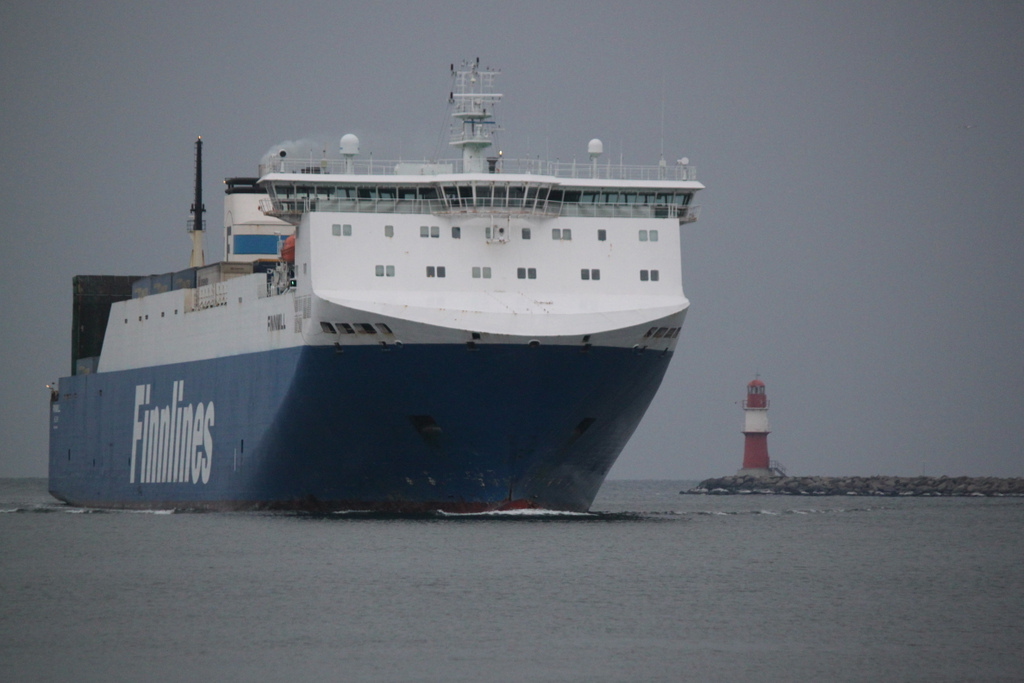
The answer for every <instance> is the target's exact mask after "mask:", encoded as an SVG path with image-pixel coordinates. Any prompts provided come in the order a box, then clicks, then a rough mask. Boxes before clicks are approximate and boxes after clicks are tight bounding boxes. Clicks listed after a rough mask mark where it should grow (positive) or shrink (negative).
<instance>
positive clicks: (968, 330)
mask: <svg viewBox="0 0 1024 683" xmlns="http://www.w3.org/2000/svg"><path fill="white" fill-rule="evenodd" d="M1022 29H1024V3H1020V2H932V1H929V2H893V1H892V0H888V1H886V2H854V3H840V2H826V3H812V2H757V3H735V2H728V1H723V0H715V1H714V2H696V3H694V2H686V1H685V0H674V1H672V2H642V1H641V2H630V3H623V2H617V1H616V2H604V1H602V2H587V3H561V2H552V1H550V0H545V1H544V2H512V1H509V0H504V1H498V2H495V1H490V0H473V1H471V2H462V1H454V0H453V1H450V2H438V3H431V2H408V3H401V2H369V1H367V0H362V1H361V2H353V3H349V2H339V1H337V0H335V1H332V2H289V3H281V2H273V3H269V2H237V3H224V2H201V3H200V2H194V1H189V2H180V3H159V4H157V3H152V4H150V3H138V2H28V1H26V0H6V2H4V3H3V4H2V5H0V66H2V69H0V93H2V94H3V103H2V106H0V131H2V140H3V144H2V145H0V160H2V166H3V168H6V169H7V181H6V182H5V183H4V185H5V188H6V191H5V192H4V196H5V204H4V210H3V212H2V213H0V226H2V228H0V229H2V237H3V244H4V245H5V248H6V251H7V255H8V257H7V259H6V260H5V266H6V267H5V272H6V273H7V275H6V277H5V282H6V293H5V294H4V295H3V296H2V297H0V320H2V321H3V325H2V327H0V353H2V357H3V363H2V365H0V436H2V444H0V476H45V473H46V468H47V404H48V394H47V392H46V390H45V388H44V387H45V384H46V383H47V382H50V381H52V380H53V379H55V378H57V377H59V376H62V375H65V374H67V373H68V370H69V366H70V345H71V343H70V338H71V329H70V327H71V278H72V277H73V276H74V275H76V274H144V273H151V272H167V271H170V270H175V269H180V268H182V267H185V266H187V261H188V255H189V240H188V238H187V235H186V233H185V220H186V218H187V211H188V208H189V205H190V203H191V184H192V165H193V156H192V155H193V149H192V144H193V141H194V140H195V137H196V135H202V136H203V139H204V142H205V145H204V161H205V171H204V178H205V183H204V184H205V190H204V191H205V195H206V205H207V209H208V214H207V217H208V224H209V225H210V226H211V228H213V229H212V230H211V241H213V242H214V244H215V245H216V246H214V247H213V248H212V249H210V250H208V258H211V257H212V258H219V257H220V256H221V255H222V254H221V248H220V246H219V244H220V242H219V238H220V236H219V232H220V231H219V228H218V226H219V225H220V223H221V216H222V204H221V197H222V194H221V192H222V186H221V181H222V179H223V178H224V177H227V176H233V175H250V174H254V173H255V171H256V164H257V163H258V161H259V159H260V157H261V156H262V155H263V154H264V153H265V152H266V151H268V150H269V149H271V148H272V147H274V146H275V145H277V144H278V143H280V142H282V141H285V140H299V139H308V140H314V141H316V142H317V144H318V145H323V146H327V147H329V148H330V149H331V150H334V148H336V146H337V140H338V138H339V137H340V136H341V135H342V134H344V133H349V132H351V133H355V134H357V135H359V137H360V139H361V142H362V144H361V147H362V151H363V153H364V154H368V153H371V152H372V153H373V155H374V157H375V158H378V159H393V158H396V157H398V156H399V155H401V156H402V157H404V158H407V159H411V158H424V157H432V156H435V155H436V154H437V153H438V150H439V149H441V150H442V151H444V152H445V153H447V151H446V150H444V146H443V145H439V139H440V134H441V132H442V130H444V128H443V126H444V123H445V121H444V115H445V100H446V98H447V94H448V85H449V80H448V65H449V64H450V63H451V62H458V61H460V60H461V59H462V58H475V57H480V58H481V61H482V62H483V63H484V64H486V65H490V66H494V67H499V68H501V69H502V70H503V75H502V77H501V79H500V80H499V84H498V89H499V90H500V91H502V92H504V93H505V95H506V99H505V101H504V102H503V103H502V104H501V105H500V107H499V109H498V118H499V120H500V122H501V123H502V124H503V127H504V128H505V132H504V133H503V134H502V136H501V139H500V142H501V147H502V150H503V151H504V153H505V155H506V156H507V157H510V158H518V157H525V156H541V157H549V158H559V159H561V160H571V159H572V158H574V157H575V158H577V159H581V160H582V159H584V158H586V144H587V141H588V140H590V139H591V138H593V137H599V138H601V139H602V140H603V141H604V143H605V153H606V155H609V156H611V157H612V158H614V159H615V160H618V159H619V157H620V155H621V157H622V158H623V159H624V160H625V162H626V163H656V161H657V159H658V153H659V149H660V146H661V144H662V136H661V127H662V124H661V121H662V112H663V111H664V147H665V156H666V157H667V158H668V159H669V160H670V161H671V160H674V159H676V158H678V157H681V156H683V155H686V156H688V157H689V158H690V160H691V162H692V163H694V164H695V165H696V167H697V171H698V177H699V178H700V179H701V180H702V181H703V182H704V184H705V185H707V188H708V189H707V190H705V191H704V192H702V193H701V195H700V196H699V200H700V201H699V203H700V204H701V206H702V214H701V219H700V221H698V222H697V223H696V224H691V225H687V226H684V227H682V228H681V230H682V238H683V239H682V244H683V247H682V248H683V254H682V257H683V282H684V289H685V292H686V294H687V296H688V297H689V298H690V300H691V302H692V306H691V310H690V314H689V316H688V317H687V320H686V324H685V325H684V327H683V334H682V335H681V337H680V345H679V349H678V352H677V353H676V357H675V359H674V360H673V362H672V366H671V368H670V370H669V372H668V375H667V376H666V378H665V381H664V383H663V385H662V388H661V391H660V392H659V394H658V396H657V397H656V398H655V401H654V404H653V405H652V407H651V409H650V411H649V412H648V414H647V417H646V418H645V419H644V421H643V423H642V424H641V426H640V429H639V430H638V431H637V433H636V435H635V436H634V438H633V440H632V441H631V442H630V444H629V445H628V446H627V448H626V450H625V451H624V452H623V454H622V456H621V458H620V459H619V462H618V463H617V464H616V466H615V468H614V469H613V470H612V472H611V475H610V476H612V477H615V478H684V479H697V478H703V477H708V476H717V475H721V474H728V473H732V472H733V471H734V470H736V469H737V468H738V467H739V466H740V463H741V458H742V448H743V444H742V438H743V437H742V435H741V434H740V428H741V425H742V411H741V409H740V406H739V405H738V402H739V401H740V400H742V398H743V396H744V390H745V389H744V387H745V385H746V383H747V382H748V381H749V380H751V379H753V377H754V374H755V373H760V374H761V377H762V379H763V380H764V381H765V382H766V384H767V387H768V395H769V397H770V399H771V401H772V404H771V410H770V412H769V417H770V420H771V423H772V428H773V430H774V431H773V433H772V435H771V436H770V437H769V451H770V453H771V455H772V457H774V458H777V459H778V460H780V461H782V462H783V463H784V464H785V465H787V466H788V468H789V470H790V471H791V473H796V474H829V475H841V474H860V475H865V474H874V473H883V474H897V475H916V474H921V473H922V472H924V473H927V474H929V475H939V474H949V475H962V474H968V475H1000V476H1022V475H1024V463H1022V459H1024V446H1022V439H1021V434H1020V430H1021V425H1022V423H1024V420H1022V416H1024V360H1022V355H1021V352H1022V348H1024V295H1022V292H1024V286H1022V285H1024V267H1022V257H1024V231H1022V218H1021V214H1022V211H1021V209H1022V207H1021V204H1022V202H1021V192H1020V191H1019V189H1018V187H1019V185H1020V183H1021V179H1022V178H1024V127H1022V112H1024V87H1022V84H1024V39H1022V37H1021V35H1022ZM210 251H212V253H210Z"/></svg>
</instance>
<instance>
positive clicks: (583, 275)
mask: <svg viewBox="0 0 1024 683" xmlns="http://www.w3.org/2000/svg"><path fill="white" fill-rule="evenodd" d="M580 279H581V280H589V279H590V268H583V269H581V270H580Z"/></svg>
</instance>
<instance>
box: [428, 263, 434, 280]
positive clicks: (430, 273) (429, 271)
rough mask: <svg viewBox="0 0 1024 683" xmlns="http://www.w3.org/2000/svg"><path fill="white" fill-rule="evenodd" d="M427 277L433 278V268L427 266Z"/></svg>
mask: <svg viewBox="0 0 1024 683" xmlns="http://www.w3.org/2000/svg"><path fill="white" fill-rule="evenodd" d="M427 277H434V266H427Z"/></svg>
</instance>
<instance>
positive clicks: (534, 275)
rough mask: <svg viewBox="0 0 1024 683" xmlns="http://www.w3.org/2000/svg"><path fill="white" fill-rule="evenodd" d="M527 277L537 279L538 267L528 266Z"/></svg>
mask: <svg viewBox="0 0 1024 683" xmlns="http://www.w3.org/2000/svg"><path fill="white" fill-rule="evenodd" d="M526 277H527V278H528V279H530V280H536V279H537V269H536V268H527V269H526Z"/></svg>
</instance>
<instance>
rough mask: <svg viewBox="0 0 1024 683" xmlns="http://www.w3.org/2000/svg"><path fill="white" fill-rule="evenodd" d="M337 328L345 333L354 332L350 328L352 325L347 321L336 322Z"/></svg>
mask: <svg viewBox="0 0 1024 683" xmlns="http://www.w3.org/2000/svg"><path fill="white" fill-rule="evenodd" d="M338 329H339V330H342V331H343V332H344V333H345V334H355V333H356V331H355V330H354V329H352V326H351V325H349V324H348V323H338Z"/></svg>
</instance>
